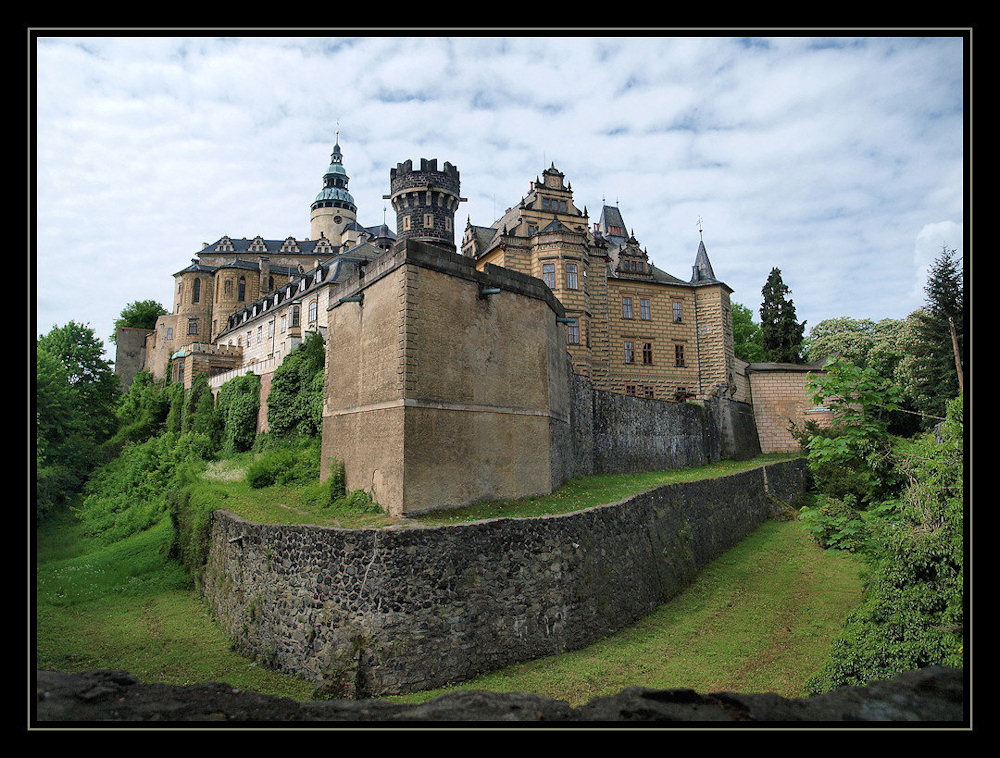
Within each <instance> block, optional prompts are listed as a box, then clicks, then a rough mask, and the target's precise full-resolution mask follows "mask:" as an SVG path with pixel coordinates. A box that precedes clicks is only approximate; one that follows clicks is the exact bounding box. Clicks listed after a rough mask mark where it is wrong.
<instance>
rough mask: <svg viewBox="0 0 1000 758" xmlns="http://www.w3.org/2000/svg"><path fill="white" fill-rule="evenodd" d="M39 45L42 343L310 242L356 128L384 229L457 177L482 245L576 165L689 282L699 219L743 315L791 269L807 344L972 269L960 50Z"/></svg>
mask: <svg viewBox="0 0 1000 758" xmlns="http://www.w3.org/2000/svg"><path fill="white" fill-rule="evenodd" d="M37 34H38V37H37V39H36V40H35V43H36V45H35V52H36V54H37V58H36V65H35V68H34V70H33V71H32V72H31V73H32V75H33V78H32V82H33V84H32V87H33V92H32V94H33V95H34V96H35V98H36V103H37V108H36V112H35V114H34V115H35V123H34V124H33V126H34V137H35V144H34V147H35V150H36V156H37V164H36V172H35V178H36V195H35V198H34V203H35V205H34V208H33V210H34V211H35V214H36V215H35V218H36V220H37V225H36V228H35V238H34V242H35V250H34V252H35V255H36V263H37V268H36V271H37V281H36V282H35V293H36V299H35V308H36V317H37V322H36V331H37V332H38V333H39V334H41V333H45V332H47V331H48V330H49V329H50V328H51V327H52V326H54V325H62V324H65V323H66V322H68V321H70V320H74V321H77V322H83V323H88V324H90V326H92V327H93V328H94V329H95V331H96V332H97V334H98V336H99V337H102V338H106V337H107V336H108V335H109V334H110V333H111V331H112V325H113V322H114V320H115V318H116V317H117V316H118V314H119V313H120V312H121V309H122V308H123V307H124V306H125V305H126V304H127V303H130V302H133V301H136V300H146V299H152V300H156V301H158V302H160V303H162V304H163V305H164V306H165V307H167V308H170V307H171V305H172V295H171V292H172V285H173V277H172V275H173V274H174V273H175V272H176V271H179V270H180V269H182V268H184V267H185V266H186V265H188V264H189V263H190V261H191V259H192V258H193V257H195V255H196V254H197V252H198V251H199V250H200V249H201V246H202V243H204V242H214V241H216V240H217V239H218V238H219V237H221V236H222V235H224V234H227V235H229V236H232V237H249V238H252V237H254V236H256V235H258V234H259V235H261V236H262V237H264V238H266V239H284V238H285V237H288V236H294V237H296V238H299V239H304V238H306V237H307V236H308V234H309V204H310V202H312V199H313V198H314V197H315V195H316V193H317V192H318V191H319V189H320V187H321V177H322V175H323V173H324V171H325V169H326V167H327V165H328V163H329V157H330V152H331V149H332V146H333V142H334V133H335V131H336V130H337V129H339V131H340V144H341V147H342V149H343V154H344V165H345V168H346V170H347V173H348V175H349V176H350V191H351V193H352V195H353V196H354V199H355V201H356V203H357V205H358V209H359V211H358V214H359V220H360V221H361V223H363V224H365V225H369V226H370V225H373V224H377V223H381V222H382V220H383V218H385V219H386V220H387V222H388V223H389V224H390V225H394V223H395V222H394V217H393V214H392V212H391V209H389V210H388V211H386V210H385V201H384V200H383V199H382V196H383V195H384V194H386V193H387V192H388V184H389V170H390V169H391V168H392V167H394V166H395V165H396V164H397V163H400V162H402V161H404V160H406V159H407V158H411V159H413V160H414V162H417V161H419V159H420V158H437V159H438V161H439V164H440V163H443V162H444V161H449V162H451V163H453V164H454V165H456V166H457V167H458V169H459V171H460V172H461V179H462V194H463V196H464V197H466V198H468V202H466V203H463V205H462V207H461V208H460V210H459V214H458V217H457V222H458V224H457V225H458V227H459V230H461V229H462V228H463V227H464V225H465V222H466V220H467V219H471V221H472V223H473V224H479V225H484V226H485V225H489V224H490V223H492V222H493V221H494V220H495V219H496V218H498V217H499V216H500V215H501V214H502V213H503V211H504V210H505V209H506V208H508V207H510V206H512V205H514V204H516V203H517V202H518V201H519V200H520V199H521V198H522V197H523V196H524V195H525V194H526V193H527V192H528V189H529V185H530V183H531V182H532V181H533V180H534V179H535V178H536V177H537V176H539V175H540V174H541V172H542V170H543V169H544V168H546V167H548V166H549V165H551V164H554V165H555V166H556V168H558V169H559V170H560V171H562V172H563V173H564V174H565V175H566V178H567V180H568V181H569V182H571V183H572V187H573V190H574V199H575V202H576V204H577V205H578V206H579V207H583V206H586V207H587V209H588V211H589V213H590V217H591V222H593V221H596V220H597V218H598V217H599V214H600V208H601V205H602V204H603V203H607V204H617V205H618V206H619V207H620V209H621V211H622V214H623V216H624V218H625V222H626V224H627V225H628V227H629V228H630V229H631V230H633V231H634V233H635V235H636V237H637V238H638V240H639V242H640V243H641V244H642V245H643V246H644V247H645V248H646V249H647V250H648V252H649V254H650V257H651V259H652V260H653V262H654V263H655V264H656V265H658V266H659V267H660V268H662V269H665V270H666V271H668V272H670V273H672V274H674V275H675V276H678V277H680V278H682V279H685V280H686V279H688V278H689V277H690V274H691V265H692V263H693V262H694V257H695V252H696V250H697V247H698V240H699V231H698V224H699V219H701V225H702V227H703V230H704V241H705V245H706V247H707V249H708V252H709V256H710V258H711V260H712V264H713V266H714V268H715V273H716V276H717V277H718V278H720V279H722V280H723V281H725V282H726V283H727V284H729V285H730V286H731V287H732V288H733V289H734V290H735V293H734V295H733V299H734V300H735V301H736V302H739V303H742V304H744V305H747V306H749V307H750V308H752V309H753V310H754V311H755V312H756V310H757V309H758V308H759V306H760V301H761V294H760V291H761V287H762V286H763V284H764V281H765V280H766V278H767V276H768V273H769V272H770V270H771V268H772V267H778V268H780V269H781V272H782V276H783V278H784V281H785V283H786V284H787V285H788V286H789V287H790V288H791V290H792V298H793V300H794V302H795V306H796V310H797V313H798V317H799V320H803V319H804V320H806V321H807V327H806V328H807V331H808V329H809V327H811V326H812V325H815V324H817V323H818V322H820V321H822V320H824V319H827V318H835V317H839V316H851V317H854V318H872V319H876V320H877V319H881V318H903V317H905V316H906V315H907V314H908V313H910V312H911V311H913V310H914V309H916V308H918V307H919V306H920V305H921V304H922V303H923V299H924V297H923V291H922V286H923V283H924V281H925V274H926V268H927V265H928V264H929V263H930V262H931V261H932V260H933V258H934V257H935V255H937V254H938V253H939V252H940V251H941V248H942V246H944V245H947V246H948V247H949V248H956V249H958V250H959V251H960V252H963V253H964V249H963V223H964V213H965V210H964V207H963V198H964V189H965V177H964V168H965V161H966V155H965V152H964V136H965V127H964V112H963V111H964V105H965V103H964V96H965V80H964V68H963V56H964V54H965V50H964V46H965V44H966V42H965V40H963V39H962V37H961V35H960V33H959V32H955V33H954V34H953V35H951V36H947V35H945V34H943V33H938V34H937V35H935V36H931V37H916V36H900V35H899V34H898V33H894V34H893V35H892V36H882V37H879V36H856V37H821V36H816V35H803V36H768V37H723V36H689V35H684V36H670V35H669V33H666V34H664V36H655V35H653V34H649V33H647V34H644V35H643V36H623V37H587V36H579V37H567V36H559V37H549V36H544V35H541V34H539V35H537V36H483V35H484V33H483V32H476V33H475V34H474V35H473V34H471V33H468V34H467V33H463V32H459V33H457V34H456V36H451V37H443V36H441V37H350V36H318V35H317V36H294V37H282V36H244V37H225V38H220V37H207V36H183V37H180V36H178V37H169V36H141V33H136V35H134V36H123V35H121V34H118V35H117V36H93V37H88V36H77V37H69V36H47V35H46V34H45V33H44V32H37ZM383 214H384V215H383ZM459 233H460V232H459ZM108 357H110V358H113V357H114V356H113V350H112V351H111V352H110V353H109V356H108Z"/></svg>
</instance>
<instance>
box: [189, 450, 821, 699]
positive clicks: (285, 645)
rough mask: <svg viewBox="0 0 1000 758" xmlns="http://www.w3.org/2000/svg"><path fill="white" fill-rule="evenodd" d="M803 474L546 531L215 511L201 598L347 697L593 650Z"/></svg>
mask: <svg viewBox="0 0 1000 758" xmlns="http://www.w3.org/2000/svg"><path fill="white" fill-rule="evenodd" d="M806 476H807V474H806V468H805V463H804V461H802V460H796V461H790V462H784V463H777V464H771V465H768V466H763V467H759V468H756V469H752V470H750V471H747V472H742V473H739V474H733V475H730V476H725V477H720V478H717V479H707V480H702V481H698V482H691V483H686V484H673V485H666V486H664V487H660V488H657V489H655V490H651V491H649V492H645V493H642V494H640V495H636V496H634V497H631V498H629V499H627V500H624V501H622V502H620V503H616V504H612V505H605V506H599V507H595V508H589V509H586V510H583V511H578V512H576V513H572V514H567V515H561V516H551V517H544V518H532V519H496V520H490V521H481V522H475V523H470V524H463V525H457V526H447V527H437V528H425V527H411V528H405V527H404V528H387V529H361V530H346V529H334V528H324V527H310V526H288V525H261V524H253V523H249V522H246V521H244V520H242V519H240V518H238V517H236V516H234V515H232V514H229V513H226V512H224V511H218V512H216V513H215V515H214V518H213V525H212V534H211V547H210V554H209V559H208V562H207V565H206V567H205V572H204V580H203V589H204V593H205V596H206V598H207V599H208V601H209V602H210V603H211V604H212V606H213V607H214V609H215V613H216V616H217V618H218V620H219V622H220V625H221V626H222V628H223V629H224V631H225V632H226V633H227V634H228V635H229V637H230V638H231V639H232V641H233V643H234V646H235V647H236V648H237V649H238V650H240V651H241V652H244V653H246V654H249V655H252V656H255V657H256V658H258V659H259V660H260V661H262V662H263V663H264V664H265V665H268V666H270V667H273V668H278V669H281V670H284V671H288V672H293V673H297V674H300V675H303V676H305V677H307V678H309V679H312V680H314V681H316V682H318V683H323V684H325V685H327V686H329V687H330V689H331V691H332V692H333V693H335V694H337V695H339V696H342V697H370V696H376V695H383V694H392V693H403V692H411V691H417V690H422V689H427V688H431V687H437V686H441V685H444V684H447V683H451V682H460V681H463V680H466V679H469V678H471V677H473V676H476V675H478V674H481V673H484V672H487V671H492V670H495V669H498V668H501V667H503V666H507V665H510V664H512V663H516V662H518V661H524V660H530V659H533V658H538V657H541V656H545V655H551V654H555V653H559V652H562V651H564V650H569V649H574V648H578V647H581V646H583V645H586V644H589V643H591V642H593V641H595V640H597V639H599V638H601V637H603V636H605V635H607V634H608V633H610V632H612V631H615V630H617V629H619V628H621V627H623V626H625V625H627V624H629V623H632V622H633V621H635V620H636V619H638V618H639V617H640V616H642V615H644V614H646V613H648V612H649V611H651V610H652V609H653V608H655V606H656V605H658V604H660V603H662V602H664V601H665V600H667V599H669V598H670V597H671V596H673V595H674V594H676V593H677V592H678V591H679V590H680V589H682V588H683V587H684V586H685V585H686V584H687V583H688V582H689V581H690V580H691V579H692V577H693V576H694V575H695V573H696V572H697V571H698V569H699V568H701V567H702V566H704V565H705V564H706V563H707V562H708V561H710V560H712V559H713V558H715V557H716V556H718V555H720V554H721V553H722V552H724V551H725V550H727V549H729V548H731V547H733V546H734V545H736V544H737V543H738V542H739V541H740V540H741V539H743V538H744V537H745V536H747V535H748V534H749V533H750V532H752V531H753V530H754V529H755V528H756V527H757V526H759V525H760V524H761V523H763V522H764V521H765V520H767V519H768V518H771V517H773V516H775V515H777V514H778V513H779V512H780V508H781V505H780V501H784V502H795V501H796V500H797V499H798V498H799V496H800V495H801V494H802V492H803V491H804V489H805V486H806Z"/></svg>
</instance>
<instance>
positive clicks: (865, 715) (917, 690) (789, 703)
mask: <svg viewBox="0 0 1000 758" xmlns="http://www.w3.org/2000/svg"><path fill="white" fill-rule="evenodd" d="M964 700H965V683H964V675H963V671H962V669H955V668H948V667H941V666H933V667H930V668H926V669H920V670H918V671H911V672H909V673H906V674H902V675H900V676H899V677H897V678H895V679H892V680H889V681H884V682H874V683H872V684H871V685H869V686H868V687H863V688H862V687H845V688H843V689H840V690H837V691H835V692H831V693H828V694H825V695H819V696H816V697H812V698H806V699H799V700H788V699H785V698H782V697H779V696H778V695H773V694H760V695H738V694H733V693H714V694H709V695H701V694H698V693H696V692H694V691H693V690H684V689H675V690H650V689H646V688H642V687H629V688H628V689H625V690H623V691H622V692H620V693H619V694H617V695H612V696H609V697H599V698H594V699H593V700H591V701H590V702H589V703H587V704H586V705H582V706H579V707H575V708H573V707H570V706H569V704H567V703H565V702H563V701H561V700H552V699H550V698H547V697H542V696H539V695H530V694H497V693H491V692H481V691H463V692H454V693H450V694H446V695H442V696H440V697H437V698H435V699H434V700H431V701H429V702H427V703H424V704H422V705H400V704H395V703H386V702H380V701H375V700H325V701H312V702H298V701H295V700H289V699H287V698H278V697H272V696H269V695H261V694H258V693H254V692H243V691H240V690H235V689H233V688H232V687H231V686H230V685H227V684H198V685H192V686H175V685H167V684H144V683H141V682H139V681H137V680H136V679H135V678H134V677H133V676H131V675H130V674H128V673H126V672H123V671H90V672H86V673H82V674H64V673H59V672H53V671H39V672H38V673H37V681H36V698H35V703H36V712H35V714H34V717H35V720H34V726H35V728H50V727H59V726H68V727H73V726H77V725H79V724H80V722H91V723H94V722H153V723H156V722H159V723H161V724H164V725H167V724H169V723H170V722H206V724H205V725H211V724H213V723H214V724H220V723H223V722H236V723H237V724H239V723H240V722H242V723H243V724H244V725H246V724H247V723H248V722H256V723H264V725H265V726H276V724H275V723H274V722H286V723H287V722H300V723H301V722H456V721H462V722H471V721H478V722H534V723H535V724H536V725H543V724H545V723H552V724H560V725H563V726H572V725H573V724H574V723H576V724H578V725H579V724H580V723H581V722H622V723H623V722H630V723H637V722H687V723H690V722H715V724H714V725H721V724H723V723H726V722H728V723H729V725H731V726H735V725H746V726H748V725H750V724H752V723H764V724H766V723H772V724H774V723H777V722H783V723H789V722H922V724H923V725H925V726H932V725H941V726H945V727H953V728H958V727H961V726H962V722H963V720H964V719H965V715H966V714H965V703H964ZM105 725H106V724H105ZM707 726H712V724H707Z"/></svg>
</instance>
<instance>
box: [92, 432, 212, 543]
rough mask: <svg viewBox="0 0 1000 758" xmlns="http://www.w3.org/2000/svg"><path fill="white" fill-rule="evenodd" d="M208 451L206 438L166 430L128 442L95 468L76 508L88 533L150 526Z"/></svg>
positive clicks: (105, 536) (118, 535) (115, 534)
mask: <svg viewBox="0 0 1000 758" xmlns="http://www.w3.org/2000/svg"><path fill="white" fill-rule="evenodd" d="M209 453H210V442H209V440H208V438H206V437H204V436H200V435H193V434H189V435H183V436H179V435H176V434H173V433H170V432H167V433H165V434H163V435H161V436H160V437H154V438H153V439H150V440H147V441H146V442H141V443H132V444H128V445H126V446H125V448H124V449H123V450H122V454H121V455H120V456H118V457H117V458H115V459H114V460H113V461H111V462H110V463H107V464H106V465H104V466H102V467H101V468H99V469H97V470H96V471H95V472H94V475H93V476H92V477H91V479H90V481H89V482H88V483H87V485H86V487H85V488H84V495H85V497H84V499H83V502H82V503H81V504H80V506H79V507H78V508H76V509H75V510H76V513H77V515H78V516H79V518H80V521H81V522H82V523H83V525H84V527H85V529H86V530H87V533H88V534H90V535H92V536H95V537H98V538H99V539H101V540H102V541H103V542H105V543H108V542H114V541H116V540H119V539H123V538H125V537H128V536H130V535H132V534H137V533H139V532H141V531H143V530H145V529H148V528H150V527H151V526H153V525H154V524H156V523H157V522H158V521H160V519H162V518H163V517H164V516H165V515H166V514H167V512H168V497H169V496H170V493H172V492H173V491H174V490H175V489H177V488H178V487H179V486H181V483H180V482H181V479H180V478H181V477H182V476H183V475H184V472H185V471H186V470H188V469H189V468H191V467H194V466H199V465H202V462H203V460H204V458H205V457H206V456H207V455H209Z"/></svg>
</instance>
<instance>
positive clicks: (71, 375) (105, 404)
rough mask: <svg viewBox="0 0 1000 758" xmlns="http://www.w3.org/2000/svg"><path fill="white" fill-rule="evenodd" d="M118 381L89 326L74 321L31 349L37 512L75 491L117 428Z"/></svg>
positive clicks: (43, 512)
mask: <svg viewBox="0 0 1000 758" xmlns="http://www.w3.org/2000/svg"><path fill="white" fill-rule="evenodd" d="M117 397H118V379H117V377H115V375H114V373H113V372H112V370H111V364H110V362H109V361H107V360H105V359H104V358H103V346H102V344H101V343H100V342H99V341H98V339H97V337H96V335H95V334H94V332H93V330H92V329H90V328H89V327H87V326H85V325H81V324H77V323H75V322H73V321H71V322H69V323H68V324H67V325H66V326H63V327H53V328H52V330H51V331H50V332H49V333H48V334H46V335H44V336H42V337H39V338H38V340H37V344H36V351H35V486H36V499H35V515H36V517H45V516H47V515H48V514H50V513H51V512H52V511H53V510H55V509H56V508H59V507H61V506H63V505H65V504H66V503H67V502H68V501H69V500H70V499H71V498H72V497H73V496H74V494H76V493H78V492H79V490H80V488H81V486H82V485H83V483H84V481H85V480H86V478H87V476H88V474H89V472H90V470H91V469H92V468H93V466H94V464H95V461H96V460H97V459H98V457H97V455H96V454H95V452H96V451H97V450H98V448H99V446H100V445H101V444H102V443H103V442H104V441H105V440H106V439H107V438H108V437H109V436H110V434H111V433H112V432H113V431H114V429H115V426H116V419H115V416H114V404H115V402H116V400H117Z"/></svg>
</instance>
